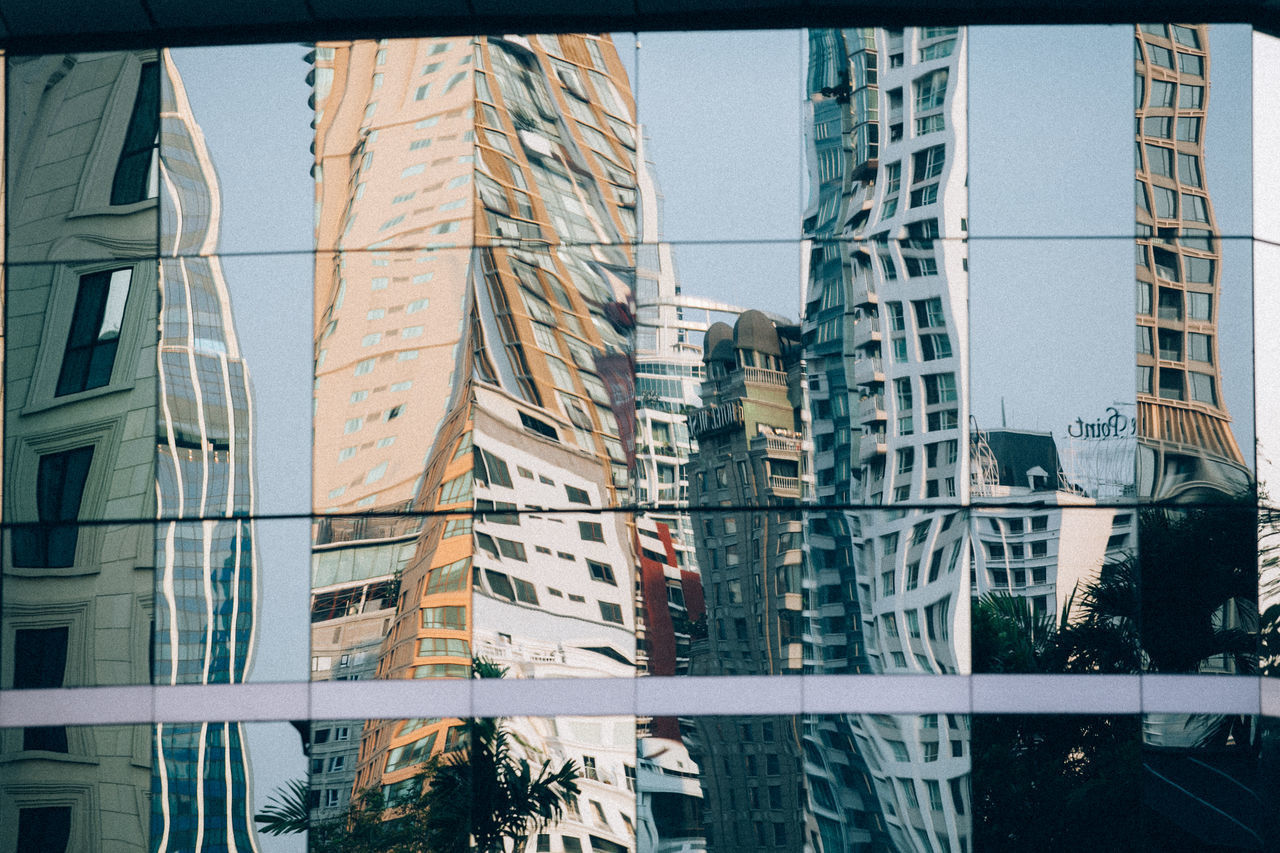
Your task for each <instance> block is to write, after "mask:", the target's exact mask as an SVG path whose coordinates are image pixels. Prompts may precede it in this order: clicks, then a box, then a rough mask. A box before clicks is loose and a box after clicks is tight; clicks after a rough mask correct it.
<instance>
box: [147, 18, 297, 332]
mask: <svg viewBox="0 0 1280 853" xmlns="http://www.w3.org/2000/svg"><path fill="white" fill-rule="evenodd" d="M308 51H309V48H308V47H307V46H306V45H302V44H297V43H293V44H266V45H237V46H234V47H226V46H223V47H206V48H177V49H174V50H170V51H166V52H165V54H166V57H167V62H168V65H169V68H170V69H171V72H170V74H169V75H168V76H167V78H166V79H165V80H164V81H163V82H164V86H163V87H162V90H163V93H162V99H163V100H162V106H161V113H162V115H161V126H162V130H161V136H160V157H161V162H162V163H163V165H164V167H165V169H166V175H165V177H164V183H165V184H166V186H165V187H164V190H163V193H162V196H161V199H162V200H161V208H162V210H161V219H162V222H163V228H164V232H165V234H164V239H165V240H174V243H173V244H172V245H169V244H166V246H165V254H178V255H209V254H213V253H214V252H215V251H216V252H220V253H222V254H224V255H240V254H250V253H265V252H276V253H278V252H290V253H306V252H309V251H310V250H311V248H312V246H313V236H312V220H313V206H314V201H315V199H314V184H313V182H312V179H311V177H310V175H309V171H310V169H311V165H312V162H313V157H312V154H311V151H310V146H311V140H312V127H313V125H312V118H313V110H312V107H311V104H310V97H311V95H312V92H313V86H315V85H316V83H315V80H314V79H313V77H314V73H312V74H309V73H308V72H309V71H310V70H311V69H310V68H309V67H308V66H309V65H310V63H311V59H310V58H309V57H308ZM249 128H252V132H246V131H247V129H249ZM215 170H216V178H214V177H213V175H214V171H215ZM264 202H266V203H264ZM175 237H176V238H177V239H176V240H175V239H174V238H175ZM258 278H259V281H262V280H272V281H276V282H281V279H276V278H273V277H271V276H270V274H269V273H265V272H264V273H262V274H260V275H259V276H258ZM282 283H283V282H282ZM274 291H275V288H273V292H274ZM277 295H278V302H279V304H282V305H293V304H296V301H295V300H296V297H294V296H291V295H285V294H283V293H278V292H277ZM236 316H237V318H239V317H240V313H239V312H237V315H236ZM277 316H278V315H277Z"/></svg>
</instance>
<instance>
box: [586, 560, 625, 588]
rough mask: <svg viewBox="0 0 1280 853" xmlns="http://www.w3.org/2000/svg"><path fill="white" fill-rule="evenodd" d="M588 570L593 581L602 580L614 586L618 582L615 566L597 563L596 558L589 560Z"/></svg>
mask: <svg viewBox="0 0 1280 853" xmlns="http://www.w3.org/2000/svg"><path fill="white" fill-rule="evenodd" d="M587 571H589V572H590V573H591V579H592V580H593V581H600V582H601V583H607V584H610V585H612V586H617V585H618V582H617V580H616V579H615V578H614V576H613V568H612V567H611V566H608V565H606V564H605V563H597V562H596V561H595V560H587Z"/></svg>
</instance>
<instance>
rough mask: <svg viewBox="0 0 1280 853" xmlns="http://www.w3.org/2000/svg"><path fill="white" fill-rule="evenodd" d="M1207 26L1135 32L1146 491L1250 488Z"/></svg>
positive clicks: (1172, 495) (1184, 495)
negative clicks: (1210, 176)
mask: <svg viewBox="0 0 1280 853" xmlns="http://www.w3.org/2000/svg"><path fill="white" fill-rule="evenodd" d="M1208 36H1209V30H1208V27H1207V26H1205V25H1196V26H1189V25H1183V24H1168V25H1166V24H1141V25H1139V26H1138V27H1137V29H1136V30H1135V40H1134V75H1135V76H1134V133H1135V150H1134V169H1135V177H1136V185H1135V196H1136V219H1137V222H1136V226H1135V227H1136V229H1137V230H1136V236H1137V254H1136V258H1135V261H1136V277H1137V287H1138V291H1137V315H1138V316H1137V359H1138V436H1139V442H1138V494H1139V495H1140V496H1141V497H1146V498H1155V499H1159V500H1171V499H1173V500H1180V501H1186V500H1193V499H1195V498H1196V497H1209V498H1212V497H1214V496H1221V495H1223V494H1227V495H1241V494H1247V493H1248V492H1249V490H1250V488H1251V483H1252V475H1251V474H1250V473H1249V469H1248V467H1247V465H1246V462H1245V459H1244V457H1243V455H1242V454H1241V452H1240V448H1239V447H1238V446H1237V444H1236V440H1235V437H1234V436H1233V435H1232V432H1231V416H1230V414H1229V413H1228V412H1227V408H1226V405H1225V403H1224V402H1223V399H1222V371H1221V367H1220V362H1219V359H1218V313H1219V304H1220V303H1219V281H1220V277H1221V262H1222V251H1221V245H1220V239H1219V235H1218V226H1217V220H1216V219H1215V218H1214V213H1213V203H1212V202H1211V201H1210V199H1209V191H1208V183H1207V180H1206V176H1205V167H1204V166H1205V164H1204V131H1205V116H1206V109H1207V108H1208V105H1209V51H1208V47H1209V44H1208Z"/></svg>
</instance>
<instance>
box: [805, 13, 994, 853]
mask: <svg viewBox="0 0 1280 853" xmlns="http://www.w3.org/2000/svg"><path fill="white" fill-rule="evenodd" d="M966 38H967V33H966V32H965V31H964V30H963V29H958V28H955V27H920V28H911V29H905V30H873V29H865V28H863V29H845V30H811V31H810V33H809V68H808V82H807V92H808V96H809V98H808V115H809V120H810V121H811V122H812V124H811V133H810V150H809V165H810V186H811V188H812V190H811V202H810V205H809V208H808V211H807V212H806V219H805V237H806V238H807V239H808V240H809V263H808V283H807V287H806V293H805V316H804V340H803V343H804V357H805V360H806V364H807V371H808V376H809V379H808V382H807V386H808V389H809V393H810V394H811V400H812V403H811V406H812V412H813V418H812V420H813V441H814V474H815V480H816V483H815V487H816V495H815V497H816V499H817V501H818V502H819V503H822V502H832V503H842V504H855V505H858V504H860V505H862V508H860V509H855V510H851V511H843V512H819V513H814V514H812V515H811V517H810V531H811V534H810V537H809V538H810V543H809V556H810V559H811V561H812V565H813V568H812V574H813V581H812V584H813V587H814V590H815V593H816V596H815V597H816V599H817V601H816V602H815V604H816V607H815V611H814V613H813V616H812V617H811V619H810V626H811V627H810V636H812V637H813V643H812V652H811V658H810V660H811V667H812V669H811V671H814V672H874V673H953V672H965V671H967V670H968V668H969V659H968V658H969V655H968V619H967V612H968V609H967V607H966V606H965V603H966V600H967V597H968V587H969V583H968V570H969V553H968V548H969V537H968V524H967V523H966V522H965V519H964V516H963V513H962V512H961V511H960V505H961V504H962V503H963V502H964V501H965V500H966V499H967V497H968V479H969V468H970V466H969V454H968V445H969V441H968V429H967V406H968V400H967V390H966V387H965V377H966V375H967V367H966V364H967V351H966V346H965V342H966V341H967V339H968V328H967V317H968V312H967V307H966V303H967V299H968V261H967V245H966V237H967V231H968V224H967V216H968V211H967V189H966V186H967V171H968V157H967V150H966V133H965V120H966V80H965V55H966V51H965V45H966ZM896 506H901V507H902V508H901V509H895V508H894V507H896ZM880 507H883V508H880ZM943 720H945V722H946V727H945V728H943V727H942V725H941V721H943ZM847 724H848V726H849V736H850V740H851V742H852V743H856V744H857V747H858V749H857V751H856V754H857V756H858V758H857V762H856V764H857V765H858V766H862V767H865V769H866V772H867V773H868V774H869V775H870V777H871V779H872V780H873V782H874V789H875V796H876V798H877V799H878V801H879V803H878V805H873V804H870V803H866V802H864V803H863V804H862V806H861V810H863V811H869V812H870V813H871V814H870V815H869V820H867V821H864V822H863V823H862V824H861V825H864V826H865V825H868V824H869V825H871V826H873V827H876V828H877V829H880V830H882V831H883V832H886V833H887V834H888V836H889V838H891V839H892V844H893V845H894V846H895V847H897V848H898V849H904V850H908V849H909V850H916V849H919V850H931V849H935V848H940V849H944V850H960V849H965V848H967V846H968V844H969V838H968V835H969V832H970V830H969V821H968V818H967V814H968V811H969V810H968V808H967V803H966V799H967V774H968V761H969V759H968V752H967V743H968V733H967V725H966V722H965V720H964V719H962V718H957V717H951V716H945V715H944V716H938V715H933V716H926V717H923V718H915V717H891V716H885V715H879V716H877V715H858V716H856V717H850V718H848V719H847ZM835 814H836V815H837V816H841V813H840V812H836V813H835ZM843 814H847V815H852V814H853V812H844V813H843ZM882 821H883V823H881V822H882ZM855 825H858V824H857V823H856V821H853V820H849V819H848V818H846V819H845V822H844V828H845V831H849V830H851V829H852V827H853V826H855ZM838 826H839V824H838V822H835V823H833V824H832V829H831V833H834V834H832V835H831V837H832V838H833V840H834V839H836V838H838V837H839V835H838V831H839V830H838Z"/></svg>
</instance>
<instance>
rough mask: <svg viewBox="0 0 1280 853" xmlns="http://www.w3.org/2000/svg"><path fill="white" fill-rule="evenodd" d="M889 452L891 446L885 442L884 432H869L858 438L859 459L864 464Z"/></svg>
mask: <svg viewBox="0 0 1280 853" xmlns="http://www.w3.org/2000/svg"><path fill="white" fill-rule="evenodd" d="M888 452H889V446H888V445H887V444H886V443H885V436H884V433H883V432H872V433H867V434H866V435H863V436H860V437H859V439H858V460H859V461H860V462H862V463H864V464H865V463H867V462H870V461H871V460H872V459H875V458H876V457H877V456H884V455H885V454H886V453H888Z"/></svg>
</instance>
